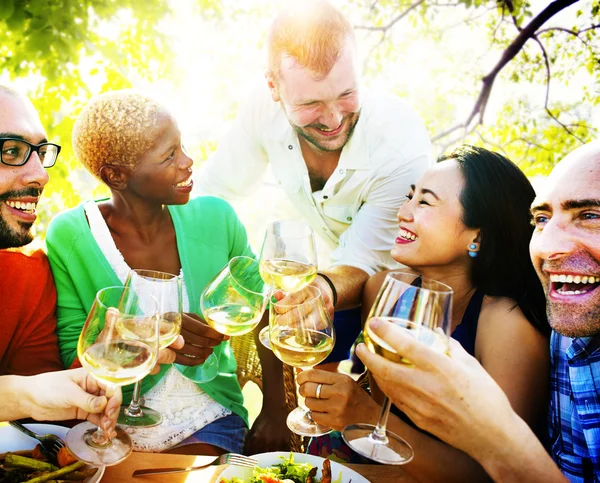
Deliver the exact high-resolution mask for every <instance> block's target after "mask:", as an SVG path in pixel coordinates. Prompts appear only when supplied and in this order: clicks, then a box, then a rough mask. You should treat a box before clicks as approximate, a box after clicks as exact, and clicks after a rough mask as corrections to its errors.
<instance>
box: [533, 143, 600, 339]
mask: <svg viewBox="0 0 600 483" xmlns="http://www.w3.org/2000/svg"><path fill="white" fill-rule="evenodd" d="M531 212H532V215H533V222H534V223H535V226H536V228H535V231H534V233H533V236H532V238H531V244H530V254H531V259H532V261H533V265H534V266H535V269H536V271H537V273H538V276H539V277H540V280H541V282H542V285H543V286H544V291H545V292H546V299H547V311H548V320H549V322H550V325H551V326H552V328H553V329H554V330H556V331H557V332H559V333H561V334H563V335H566V336H568V337H588V336H593V335H596V334H600V142H593V143H590V144H587V145H585V146H582V147H581V148H579V149H577V150H576V151H574V152H573V153H571V154H570V155H569V156H567V158H565V160H563V161H562V162H561V163H560V164H559V165H558V166H557V167H556V168H555V169H554V171H553V172H552V174H551V175H550V177H549V178H548V182H547V185H546V186H545V187H544V189H543V190H542V192H541V193H540V194H539V195H538V196H537V197H536V199H535V201H534V202H533V205H532V210H531Z"/></svg>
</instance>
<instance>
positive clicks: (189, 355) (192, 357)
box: [183, 354, 200, 359]
mask: <svg viewBox="0 0 600 483" xmlns="http://www.w3.org/2000/svg"><path fill="white" fill-rule="evenodd" d="M183 355H184V356H185V357H189V358H190V359H200V356H195V355H193V354H183Z"/></svg>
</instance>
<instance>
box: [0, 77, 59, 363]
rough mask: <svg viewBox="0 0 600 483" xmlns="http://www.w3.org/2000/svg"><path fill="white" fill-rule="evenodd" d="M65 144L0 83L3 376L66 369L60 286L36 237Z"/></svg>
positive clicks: (0, 342)
mask: <svg viewBox="0 0 600 483" xmlns="http://www.w3.org/2000/svg"><path fill="white" fill-rule="evenodd" d="M59 152H60V146H58V145H56V144H51V143H48V140H47V139H46V133H45V131H44V129H43V127H42V124H41V121H40V119H39V116H38V114H37V112H36V110H35V108H34V107H33V104H31V102H30V101H29V100H28V99H26V98H24V97H22V96H21V95H19V94H18V93H17V92H15V91H13V90H12V89H10V88H7V87H1V86H0V153H1V157H0V273H1V274H2V276H1V277H0V307H1V311H2V324H1V325H0V375H3V374H19V375H31V374H37V373H40V372H46V371H56V370H59V369H62V368H63V367H62V363H61V360H60V356H59V353H58V346H57V340H56V335H55V334H54V329H55V325H56V319H55V316H54V307H55V304H56V290H55V288H54V281H53V279H52V273H51V272H50V265H49V264H48V260H47V259H46V255H45V254H44V253H43V252H42V251H41V250H29V251H26V250H23V249H17V247H22V246H24V245H27V244H28V243H30V242H31V241H32V240H33V234H32V231H31V230H32V226H33V223H34V222H35V220H36V218H37V215H36V208H37V204H38V202H39V200H40V196H41V194H42V191H43V189H44V187H45V186H46V183H47V182H48V179H49V178H48V173H47V171H46V169H47V168H49V167H51V166H53V165H54V163H55V162H56V157H57V156H58V153H59Z"/></svg>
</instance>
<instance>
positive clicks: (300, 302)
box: [269, 286, 335, 436]
mask: <svg viewBox="0 0 600 483" xmlns="http://www.w3.org/2000/svg"><path fill="white" fill-rule="evenodd" d="M269 329H270V332H269V333H270V340H271V349H272V350H273V353H274V354H275V355H276V356H277V358H278V359H280V360H281V361H282V362H284V363H286V364H289V365H291V366H294V367H300V368H302V369H311V368H312V367H313V366H315V365H316V364H319V363H320V362H322V361H323V360H325V359H326V358H327V356H328V355H329V353H330V352H331V351H332V350H333V346H334V344H335V331H334V329H333V321H332V320H331V318H330V317H329V314H328V313H327V309H326V308H325V303H324V302H323V298H322V296H321V291H320V290H319V289H318V288H316V287H313V286H308V287H304V288H303V289H302V290H301V291H299V292H296V293H294V294H291V295H288V296H287V297H286V298H284V299H282V300H280V301H279V302H275V301H272V302H271V307H270V309H269ZM287 426H288V428H290V430H291V431H293V432H294V433H296V434H300V435H302V436H322V435H324V434H327V433H330V432H331V428H329V427H327V426H323V425H321V424H318V423H316V422H315V421H313V419H312V417H311V415H310V410H309V409H307V408H304V407H297V408H296V409H294V410H293V411H292V412H291V413H290V414H289V415H288V417H287Z"/></svg>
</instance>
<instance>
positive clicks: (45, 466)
mask: <svg viewBox="0 0 600 483" xmlns="http://www.w3.org/2000/svg"><path fill="white" fill-rule="evenodd" d="M4 464H5V465H8V466H14V467H15V468H26V469H28V470H36V471H56V470H57V469H58V467H57V466H54V465H51V464H50V463H46V462H45V461H38V460H36V459H33V458H27V457H25V456H20V455H18V454H14V453H7V454H6V457H5V458H4Z"/></svg>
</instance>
